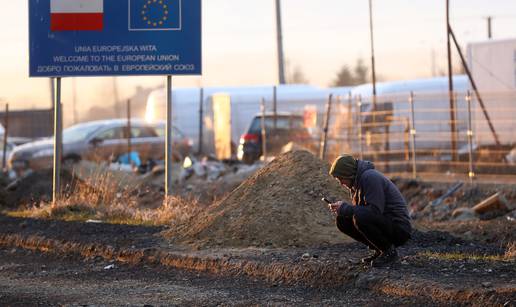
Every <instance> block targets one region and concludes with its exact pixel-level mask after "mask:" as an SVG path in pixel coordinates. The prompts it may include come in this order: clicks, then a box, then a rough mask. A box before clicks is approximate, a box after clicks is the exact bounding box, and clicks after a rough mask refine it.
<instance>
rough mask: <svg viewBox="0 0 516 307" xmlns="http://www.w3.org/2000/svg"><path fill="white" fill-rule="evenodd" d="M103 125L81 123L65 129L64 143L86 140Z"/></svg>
mask: <svg viewBox="0 0 516 307" xmlns="http://www.w3.org/2000/svg"><path fill="white" fill-rule="evenodd" d="M100 127H101V125H99V124H93V123H88V124H79V125H75V126H71V127H69V128H66V129H64V130H63V143H75V142H80V141H84V140H86V138H87V137H88V136H90V135H91V134H92V133H93V132H95V131H96V130H98V129H99V128H100Z"/></svg>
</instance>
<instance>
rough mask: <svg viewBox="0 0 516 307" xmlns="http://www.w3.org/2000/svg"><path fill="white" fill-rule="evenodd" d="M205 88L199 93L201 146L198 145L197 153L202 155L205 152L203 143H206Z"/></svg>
mask: <svg viewBox="0 0 516 307" xmlns="http://www.w3.org/2000/svg"><path fill="white" fill-rule="evenodd" d="M203 118H204V88H203V87H201V89H200V91H199V145H198V148H199V150H198V151H197V153H198V154H199V155H200V154H202V151H203V148H202V145H203V144H202V143H203V141H204V139H203V130H204V126H203V125H204V119H203Z"/></svg>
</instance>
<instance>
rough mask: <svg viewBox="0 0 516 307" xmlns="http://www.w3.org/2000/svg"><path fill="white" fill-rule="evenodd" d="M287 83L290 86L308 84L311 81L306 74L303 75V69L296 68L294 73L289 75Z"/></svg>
mask: <svg viewBox="0 0 516 307" xmlns="http://www.w3.org/2000/svg"><path fill="white" fill-rule="evenodd" d="M287 83H289V84H308V83H309V81H308V79H307V78H306V77H305V74H304V73H303V70H302V69H301V67H299V66H296V67H295V68H294V70H293V71H292V73H290V74H289V76H288V77H287Z"/></svg>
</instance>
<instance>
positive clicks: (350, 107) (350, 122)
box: [347, 92, 353, 143]
mask: <svg viewBox="0 0 516 307" xmlns="http://www.w3.org/2000/svg"><path fill="white" fill-rule="evenodd" d="M352 112H353V96H352V95H351V92H349V93H348V137H347V141H348V143H351V136H352V135H353V113H352Z"/></svg>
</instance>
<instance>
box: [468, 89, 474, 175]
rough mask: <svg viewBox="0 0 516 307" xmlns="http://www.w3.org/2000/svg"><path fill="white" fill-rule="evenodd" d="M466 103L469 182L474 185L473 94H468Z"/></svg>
mask: <svg viewBox="0 0 516 307" xmlns="http://www.w3.org/2000/svg"><path fill="white" fill-rule="evenodd" d="M466 102H467V103H468V151H469V173H468V177H469V182H470V183H473V179H474V177H475V165H474V164H473V163H474V161H473V128H472V125H471V93H470V91H468V93H467V94H466Z"/></svg>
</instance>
